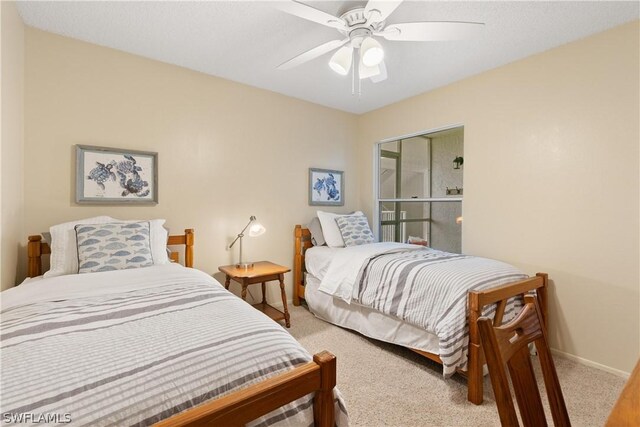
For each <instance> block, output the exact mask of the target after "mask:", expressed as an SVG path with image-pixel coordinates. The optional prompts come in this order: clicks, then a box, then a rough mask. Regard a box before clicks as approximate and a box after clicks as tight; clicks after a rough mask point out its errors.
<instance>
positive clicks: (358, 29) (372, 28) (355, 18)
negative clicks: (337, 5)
mask: <svg viewBox="0 0 640 427" xmlns="http://www.w3.org/2000/svg"><path fill="white" fill-rule="evenodd" d="M340 18H342V19H343V20H344V21H345V22H346V23H347V26H348V28H347V30H346V31H342V32H343V33H344V34H345V35H346V36H349V39H350V40H351V46H352V47H354V48H360V45H361V44H362V41H363V40H364V39H365V38H367V37H370V36H371V35H372V34H373V33H374V32H378V31H381V30H382V28H383V27H384V21H381V22H369V23H368V24H367V17H366V16H365V12H364V8H363V7H359V8H357V9H352V10H350V11H348V12H345V13H343V14H342V15H341V16H340Z"/></svg>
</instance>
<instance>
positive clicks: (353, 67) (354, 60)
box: [351, 49, 357, 96]
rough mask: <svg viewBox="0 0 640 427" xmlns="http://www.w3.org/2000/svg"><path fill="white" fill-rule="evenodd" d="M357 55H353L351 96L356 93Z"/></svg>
mask: <svg viewBox="0 0 640 427" xmlns="http://www.w3.org/2000/svg"><path fill="white" fill-rule="evenodd" d="M354 50H355V49H354ZM356 55H357V52H356ZM356 55H352V56H351V96H353V95H355V94H356Z"/></svg>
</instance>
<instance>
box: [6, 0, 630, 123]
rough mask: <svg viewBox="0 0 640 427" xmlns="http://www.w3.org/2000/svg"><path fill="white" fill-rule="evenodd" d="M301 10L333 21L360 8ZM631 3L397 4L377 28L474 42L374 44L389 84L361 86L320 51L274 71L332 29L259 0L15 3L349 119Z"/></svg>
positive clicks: (57, 25)
mask: <svg viewBox="0 0 640 427" xmlns="http://www.w3.org/2000/svg"><path fill="white" fill-rule="evenodd" d="M305 3H307V4H309V5H311V6H313V7H315V8H317V9H321V10H323V11H325V12H328V13H331V14H335V15H339V14H341V13H342V12H344V11H346V10H349V9H352V8H354V7H357V6H362V5H364V4H365V2H362V1H341V2H323V1H314V2H307V1H305ZM639 5H640V3H639V2H636V1H633V2H604V1H603V2H598V1H596V2H566V1H561V2H539V1H531V2H478V1H471V2H433V1H428V2H425V1H405V2H404V3H403V4H402V5H400V7H399V8H398V9H397V10H396V11H395V12H394V13H393V14H392V15H391V16H390V17H389V18H388V19H387V23H397V22H405V21H475V22H484V23H486V25H485V30H484V31H483V34H482V35H481V36H480V37H479V38H477V39H474V40H465V41H450V42H422V43H420V42H392V41H387V40H383V39H380V42H381V43H382V44H383V46H384V48H385V52H386V63H387V69H388V73H389V78H388V79H387V80H386V81H383V82H381V83H371V82H370V81H369V80H365V81H363V87H362V95H361V96H360V97H358V96H352V95H351V80H350V77H345V76H339V75H337V74H335V73H334V72H333V71H331V69H330V68H329V66H328V60H329V58H330V56H331V55H330V54H327V55H324V56H322V57H320V58H317V59H315V60H313V61H311V62H309V63H306V64H304V65H302V66H300V67H297V68H294V69H291V70H287V71H280V70H277V69H276V67H277V66H278V65H279V64H280V63H282V62H284V61H286V60H288V59H290V58H291V57H293V56H295V55H298V54H299V53H301V52H303V51H305V50H307V49H310V48H312V47H315V46H317V45H319V44H321V43H323V42H325V41H328V40H332V39H334V38H337V37H336V36H338V35H339V34H338V32H337V31H336V30H334V29H331V28H328V27H324V26H321V25H318V24H315V23H313V22H309V21H305V20H303V19H300V18H297V17H295V16H291V15H288V14H286V13H284V12H281V11H279V10H277V9H275V8H274V7H273V2H267V1H253V2H244V1H210V2H105V1H93V2H73V1H71V2H39V1H23V2H20V3H19V5H18V8H19V11H20V13H21V15H22V18H23V19H24V22H25V23H26V24H27V25H30V26H33V27H36V28H39V29H42V30H45V31H50V32H53V33H57V34H62V35H65V36H68V37H73V38H76V39H80V40H84V41H87V42H90V43H95V44H98V45H102V46H108V47H111V48H114V49H119V50H122V51H126V52H130V53H134V54H137V55H141V56H144V57H147V58H152V59H156V60H159V61H163V62H167V63H170V64H175V65H179V66H182V67H186V68H190V69H192V70H197V71H201V72H203V73H207V74H211V75H215V76H219V77H223V78H226V79H230V80H234V81H238V82H241V83H246V84H248V85H252V86H256V87H260V88H264V89H268V90H271V91H274V92H279V93H282V94H285V95H289V96H293V97H296V98H300V99H304V100H307V101H311V102H314V103H317V104H322V105H326V106H328V107H332V108H337V109H340V110H344V111H349V112H353V113H364V112H367V111H370V110H373V109H376V108H379V107H382V106H385V105H388V104H391V103H393V102H396V101H399V100H402V99H405V98H408V97H410V96H414V95H417V94H419V93H422V92H426V91H428V90H431V89H434V88H437V87H440V86H444V85H446V84H448V83H451V82H454V81H456V80H460V79H463V78H465V77H468V76H471V75H474V74H478V73H480V72H482V71H485V70H488V69H491V68H495V67H498V66H500V65H503V64H506V63H509V62H513V61H515V60H517V59H520V58H524V57H526V56H529V55H532V54H535V53H538V52H542V51H545V50H547V49H550V48H552V47H555V46H559V45H562V44H565V43H567V42H570V41H573V40H577V39H579V38H582V37H585V36H587V35H590V34H594V33H598V32H600V31H603V30H605V29H608V28H611V27H614V26H617V25H620V24H623V23H625V22H629V21H631V20H635V19H638V18H639V17H640V6H639Z"/></svg>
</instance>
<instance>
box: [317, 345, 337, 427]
mask: <svg viewBox="0 0 640 427" xmlns="http://www.w3.org/2000/svg"><path fill="white" fill-rule="evenodd" d="M313 361H314V362H315V363H317V364H318V365H320V389H319V390H318V391H316V395H315V397H314V398H313V420H314V425H315V426H316V427H334V425H335V411H334V409H335V407H334V404H333V389H334V388H335V386H336V357H335V356H334V355H333V354H331V353H329V352H328V351H323V352H321V353H318V354H314V355H313Z"/></svg>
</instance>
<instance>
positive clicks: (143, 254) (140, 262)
mask: <svg viewBox="0 0 640 427" xmlns="http://www.w3.org/2000/svg"><path fill="white" fill-rule="evenodd" d="M150 228H151V227H150V225H149V222H148V221H145V222H127V223H113V222H112V223H109V224H78V225H76V227H75V230H76V242H77V245H78V273H93V272H97V271H111V270H123V269H126V268H139V267H148V266H150V265H153V257H152V256H151V244H150V240H149V230H150Z"/></svg>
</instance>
